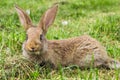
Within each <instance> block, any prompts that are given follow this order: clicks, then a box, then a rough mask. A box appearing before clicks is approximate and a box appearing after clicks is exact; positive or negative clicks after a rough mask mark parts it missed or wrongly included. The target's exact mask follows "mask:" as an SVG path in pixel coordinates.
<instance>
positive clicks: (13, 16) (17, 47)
mask: <svg viewBox="0 0 120 80" xmlns="http://www.w3.org/2000/svg"><path fill="white" fill-rule="evenodd" d="M54 3H58V4H59V11H58V13H57V17H56V20H55V22H54V24H53V25H52V26H51V27H50V29H49V31H48V33H47V35H46V37H47V39H49V40H52V39H66V38H70V37H75V36H81V35H83V34H87V35H90V36H92V37H93V38H95V39H97V40H98V41H100V42H101V44H102V45H103V46H105V47H106V50H107V52H108V55H109V56H110V57H112V58H114V59H116V60H119V61H120V0H63V1H62V0H51V1H50V0H30V1H29V0H2V1H1V2H0V79H1V80H42V79H51V80H119V79H120V69H115V70H106V69H104V68H103V69H97V68H90V69H85V70H81V69H79V68H77V67H76V68H75V69H73V68H70V67H66V68H60V69H59V70H51V69H49V68H45V67H39V66H38V65H37V64H34V63H31V62H29V61H27V60H26V59H24V58H23V56H22V49H21V48H22V43H23V41H24V40H25V31H24V29H23V27H22V26H21V24H20V22H19V19H18V15H17V13H16V11H15V8H14V5H15V4H17V5H19V6H20V7H21V8H23V9H24V10H25V11H27V12H28V13H29V15H30V17H31V19H32V20H33V22H34V24H37V23H38V22H39V19H40V17H41V16H42V14H43V13H44V12H45V11H46V10H47V9H48V8H49V7H50V6H52V5H53V4H54Z"/></svg>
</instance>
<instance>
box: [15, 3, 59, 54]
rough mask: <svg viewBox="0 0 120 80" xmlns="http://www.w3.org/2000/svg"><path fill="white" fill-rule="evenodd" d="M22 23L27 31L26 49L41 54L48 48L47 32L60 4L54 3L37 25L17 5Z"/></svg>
mask: <svg viewBox="0 0 120 80" xmlns="http://www.w3.org/2000/svg"><path fill="white" fill-rule="evenodd" d="M15 9H16V11H17V13H18V16H19V19H20V22H21V24H22V25H23V26H24V28H25V31H26V41H25V42H24V49H25V51H26V52H27V53H29V54H37V55H38V54H41V53H42V52H44V51H45V50H47V42H46V39H45V34H46V33H47V29H48V27H49V26H50V25H51V24H52V23H53V22H54V19H55V16H56V13H57V9H58V5H57V4H56V5H53V6H52V7H51V8H49V9H48V10H47V11H46V12H45V13H44V14H43V16H42V17H41V19H40V22H39V23H38V25H37V26H34V25H33V24H32V21H31V19H30V17H29V16H28V15H27V13H26V12H24V11H23V10H22V9H21V8H19V7H18V6H15Z"/></svg>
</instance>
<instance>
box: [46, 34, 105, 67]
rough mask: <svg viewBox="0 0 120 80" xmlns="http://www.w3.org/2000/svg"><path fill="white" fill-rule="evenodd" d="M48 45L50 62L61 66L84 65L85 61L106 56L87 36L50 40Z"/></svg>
mask: <svg viewBox="0 0 120 80" xmlns="http://www.w3.org/2000/svg"><path fill="white" fill-rule="evenodd" d="M48 45H49V46H48V48H49V49H48V50H49V51H48V52H50V59H51V60H52V62H53V63H54V64H57V63H61V64H62V65H63V66H68V65H70V64H78V62H79V63H84V62H85V60H89V61H90V60H91V58H92V57H95V58H97V59H98V58H99V57H102V56H107V53H106V51H105V48H104V47H103V46H101V45H100V43H99V42H98V41H97V40H95V39H93V38H91V37H90V36H88V35H84V36H80V37H75V38H70V39H65V40H50V41H49V44H48ZM82 66H83V64H82Z"/></svg>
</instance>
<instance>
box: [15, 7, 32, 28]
mask: <svg viewBox="0 0 120 80" xmlns="http://www.w3.org/2000/svg"><path fill="white" fill-rule="evenodd" d="M15 9H16V11H17V13H18V16H19V19H20V22H21V24H22V25H23V26H24V28H25V30H27V29H28V28H29V27H31V26H32V21H31V19H30V17H29V16H28V15H27V13H25V12H24V11H23V10H22V9H21V8H19V7H18V6H17V5H15Z"/></svg>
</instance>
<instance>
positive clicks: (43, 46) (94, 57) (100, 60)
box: [16, 5, 120, 68]
mask: <svg viewBox="0 0 120 80" xmlns="http://www.w3.org/2000/svg"><path fill="white" fill-rule="evenodd" d="M57 9H58V5H54V6H53V7H51V8H49V9H48V10H47V11H46V12H45V13H44V15H43V16H42V18H41V20H40V22H39V24H38V26H37V27H35V26H33V25H32V22H31V19H30V18H29V16H28V15H27V14H26V13H25V12H24V11H23V10H22V9H20V8H19V7H17V6H16V10H17V12H18V15H19V18H20V21H21V23H22V24H23V26H24V28H25V30H26V34H27V36H28V39H27V40H26V41H25V42H24V43H23V55H24V56H25V57H26V58H28V59H29V60H31V61H34V62H37V63H42V62H50V63H51V64H53V65H54V67H55V68H57V67H58V66H59V65H62V66H69V65H78V66H79V67H81V68H82V67H83V68H85V67H88V68H89V67H91V66H92V67H100V66H106V67H108V68H115V66H114V64H116V67H117V68H120V63H119V62H118V61H115V60H113V59H111V58H110V57H108V55H107V52H106V50H105V48H104V47H103V46H101V44H100V43H99V42H98V41H97V40H95V39H93V38H91V37H90V36H88V35H83V36H80V37H75V38H69V39H64V40H46V38H45V35H46V33H47V30H48V27H49V26H50V25H51V24H52V23H53V22H54V19H55V16H56V13H57Z"/></svg>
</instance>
